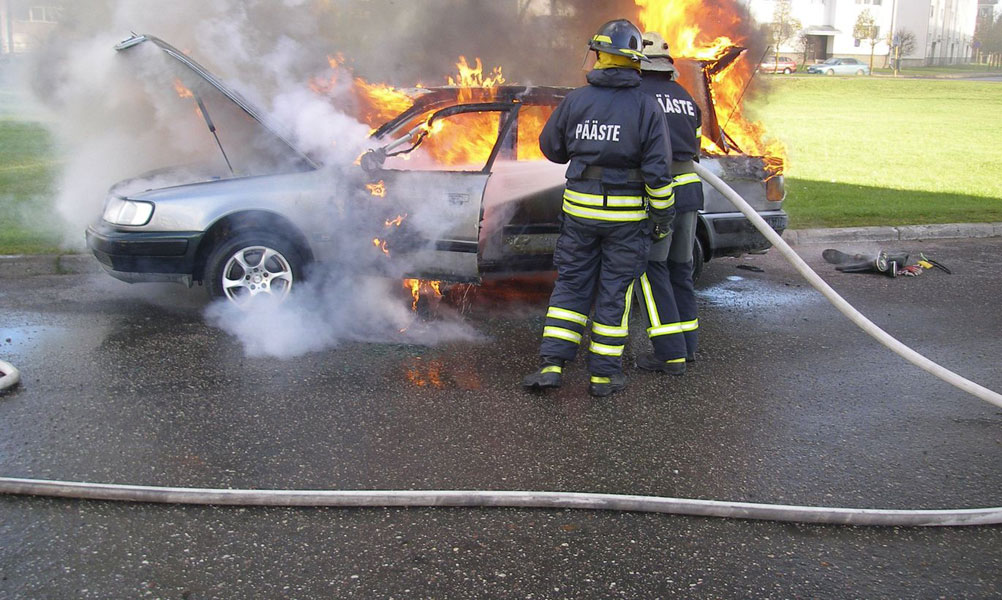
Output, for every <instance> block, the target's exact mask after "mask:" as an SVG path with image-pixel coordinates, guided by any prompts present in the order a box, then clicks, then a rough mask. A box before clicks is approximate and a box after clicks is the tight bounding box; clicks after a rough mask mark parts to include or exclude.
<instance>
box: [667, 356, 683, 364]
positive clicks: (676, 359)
mask: <svg viewBox="0 0 1002 600" xmlns="http://www.w3.org/2000/svg"><path fill="white" fill-rule="evenodd" d="M684 362H685V357H684V356H683V357H682V358H673V359H671V360H666V361H665V363H667V364H669V365H675V364H678V363H684Z"/></svg>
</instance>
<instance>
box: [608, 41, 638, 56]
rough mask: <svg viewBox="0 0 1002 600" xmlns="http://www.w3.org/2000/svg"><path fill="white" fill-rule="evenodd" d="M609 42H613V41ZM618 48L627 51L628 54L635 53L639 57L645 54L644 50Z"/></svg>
mask: <svg viewBox="0 0 1002 600" xmlns="http://www.w3.org/2000/svg"><path fill="white" fill-rule="evenodd" d="M609 43H610V44H611V43H612V42H609ZM616 50H619V51H620V52H626V53H628V54H633V55H635V56H638V57H639V56H643V55H644V53H643V52H637V51H636V50H630V49H629V48H616Z"/></svg>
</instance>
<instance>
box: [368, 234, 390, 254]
mask: <svg viewBox="0 0 1002 600" xmlns="http://www.w3.org/2000/svg"><path fill="white" fill-rule="evenodd" d="M372 245H373V246H375V247H376V248H379V249H380V250H382V251H383V254H385V255H386V256H389V255H390V249H389V248H387V247H386V240H381V239H379V238H372Z"/></svg>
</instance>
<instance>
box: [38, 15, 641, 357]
mask: <svg viewBox="0 0 1002 600" xmlns="http://www.w3.org/2000/svg"><path fill="white" fill-rule="evenodd" d="M537 3H539V0H537ZM554 7H555V8H557V9H558V10H557V11H556V13H555V14H554V15H552V16H549V17H547V18H545V19H544V18H529V14H528V12H527V11H528V10H530V7H529V3H527V2H517V3H511V2H506V3H502V2H495V1H493V0H469V1H467V2H457V1H455V0H423V1H421V2H407V1H404V0H368V1H365V2H359V1H357V0H281V1H275V0H176V1H174V2H162V1H161V0H77V1H75V2H67V3H66V6H65V10H64V13H63V17H62V21H61V23H60V26H59V29H58V30H57V31H56V32H55V34H54V35H53V36H52V37H51V38H50V39H49V43H48V44H47V45H46V46H45V48H44V49H43V50H42V51H41V52H38V53H36V54H35V56H34V57H33V62H32V64H31V65H29V68H28V69H26V73H27V79H26V82H27V84H28V88H29V89H30V91H31V93H32V95H33V97H34V99H35V100H36V103H37V104H38V106H40V107H44V110H46V111H47V112H48V120H47V122H48V123H49V125H50V128H51V131H52V133H53V136H54V138H55V140H56V144H57V147H58V149H59V151H60V153H61V158H62V159H63V164H64V167H63V169H62V172H61V174H60V176H59V178H58V181H57V184H56V195H55V198H54V200H53V209H54V213H55V214H57V215H58V216H59V218H60V220H61V221H62V223H63V225H64V230H65V236H64V245H65V246H66V247H67V248H70V249H77V250H84V248H83V235H82V234H83V230H84V229H85V227H86V226H87V225H88V224H90V223H92V222H94V221H95V220H96V219H97V218H98V217H99V216H100V214H101V209H102V205H103V202H104V199H105V197H106V194H107V190H108V189H109V188H110V187H111V186H112V185H113V184H115V183H116V182H119V181H122V180H126V179H127V178H130V177H136V175H137V174H141V173H147V172H150V171H152V170H155V169H162V168H163V167H168V166H173V165H185V168H184V169H183V170H176V169H175V170H174V171H171V172H169V173H166V172H160V173H156V174H150V175H147V176H143V177H142V178H140V179H133V180H131V181H129V182H127V183H125V184H123V185H126V186H133V187H134V188H136V189H146V188H150V187H156V186H162V185H166V184H170V183H181V182H184V181H185V180H186V179H187V178H188V177H204V174H203V170H202V167H201V166H194V165H205V164H209V165H215V168H216V169H218V168H219V165H220V161H221V158H220V155H219V150H218V148H216V146H215V144H214V142H213V141H212V138H211V137H209V136H208V134H207V132H206V127H205V123H204V122H201V121H200V120H199V119H198V118H194V116H195V113H194V111H193V110H192V103H191V101H190V100H182V99H180V98H179V97H178V96H177V94H176V93H175V92H174V90H172V89H169V88H167V89H165V83H169V75H168V72H167V71H166V70H165V68H164V63H163V60H146V59H147V58H149V56H147V55H148V54H149V53H152V52H156V53H159V50H158V49H157V48H154V47H153V46H152V44H148V45H149V46H150V47H149V48H145V49H144V48H137V49H135V50H140V51H141V52H133V51H131V50H130V52H129V53H128V54H134V55H137V56H131V57H128V59H126V57H124V56H122V54H124V53H117V52H115V51H114V50H113V47H114V45H115V44H116V43H117V42H119V41H121V40H123V39H125V38H127V37H129V36H130V34H131V32H135V33H141V34H149V35H153V36H156V37H159V38H161V39H163V40H165V41H166V42H168V43H170V44H171V45H173V46H175V47H176V48H179V49H181V50H182V51H183V52H184V53H185V54H187V55H188V56H191V57H192V58H194V59H195V60H196V61H198V62H199V63H201V64H202V65H203V66H205V67H206V68H207V69H208V70H209V71H210V72H212V73H213V74H215V75H216V76H218V77H219V78H220V79H221V80H222V81H224V82H225V83H226V84H227V85H228V86H229V87H231V88H232V89H235V90H237V91H238V92H239V93H240V94H241V95H242V96H243V97H245V98H246V99H248V100H249V101H250V102H251V103H252V104H254V105H256V106H258V107H260V108H261V109H263V110H264V112H265V115H266V117H267V119H268V120H269V121H270V122H271V123H272V124H277V125H278V126H279V127H280V128H281V133H282V134H283V135H284V136H286V137H287V138H288V139H290V140H292V141H293V142H294V144H295V145H296V146H297V147H298V148H300V149H302V150H304V151H305V152H306V153H308V154H309V155H310V156H311V157H314V158H316V159H318V160H319V162H321V163H324V164H328V165H343V166H344V168H345V169H347V168H349V167H350V166H351V163H352V162H353V161H354V160H355V158H356V157H357V156H358V155H359V153H360V152H361V151H362V150H364V149H366V147H367V144H368V140H367V136H368V132H369V127H368V125H365V124H362V123H360V122H358V121H357V120H356V119H355V118H354V117H352V116H351V115H350V110H349V108H348V107H349V104H350V100H349V98H348V95H349V90H348V86H349V85H350V82H351V75H350V74H349V73H346V72H342V73H337V74H336V75H337V76H336V77H334V79H335V80H336V81H337V84H336V86H335V89H333V90H328V91H327V93H326V94H325V95H323V96H321V95H319V94H317V93H315V92H314V91H313V90H311V89H310V86H309V83H310V81H311V80H313V79H314V78H320V79H323V80H325V81H326V80H330V79H331V75H332V73H331V69H332V67H331V66H330V63H329V57H331V56H334V55H342V56H343V57H344V64H346V65H347V66H348V67H350V69H351V70H352V71H353V72H354V73H356V74H358V75H360V76H362V77H364V78H366V79H367V80H369V81H376V82H386V83H390V84H392V85H396V86H399V87H409V86H413V85H415V84H416V83H419V82H420V83H422V84H424V85H437V84H442V83H444V81H445V77H446V75H448V74H451V73H453V72H454V68H453V65H454V64H455V63H456V61H457V59H458V57H459V56H466V57H469V58H470V59H471V60H472V58H473V57H479V58H481V59H482V60H483V64H484V65H487V66H488V68H489V67H491V66H494V65H501V66H502V67H503V69H504V73H505V77H506V79H507V80H508V81H509V82H519V83H523V84H546V85H579V84H581V83H582V82H583V75H584V74H583V72H581V70H580V69H579V68H578V67H579V65H580V64H581V58H582V55H583V53H584V48H585V42H586V40H588V39H589V38H590V37H591V35H592V34H593V33H594V31H595V30H596V29H597V27H598V26H599V25H600V24H601V23H603V22H605V21H607V20H609V19H612V18H618V17H623V16H626V17H629V18H635V15H636V14H637V9H636V6H635V5H634V4H633V2H632V1H631V0H612V1H608V0H579V1H577V2H573V3H571V2H563V1H561V2H550V8H554ZM143 53H145V54H143ZM161 58H162V57H161ZM134 59H141V60H134ZM335 185H337V186H341V188H343V189H342V191H343V192H344V195H345V197H346V198H348V199H350V197H351V195H352V194H356V195H357V194H359V193H364V190H363V191H362V192H359V190H358V189H357V186H356V188H352V189H348V188H346V187H345V185H344V183H343V182H340V183H335V182H332V186H335ZM356 199H359V198H357V196H356ZM341 208H343V207H339V206H333V205H332V206H330V207H328V211H327V212H328V214H324V215H316V216H315V218H317V219H321V218H324V219H329V220H328V221H327V222H326V223H329V225H328V227H329V231H330V233H331V235H332V236H333V237H335V238H338V242H337V244H338V246H339V247H338V252H339V253H340V254H339V256H340V263H341V264H348V265H354V266H355V267H357V268H356V269H354V270H352V271H351V272H348V271H344V270H340V269H339V270H337V271H331V270H329V269H328V270H327V271H315V272H312V273H311V274H310V275H311V277H310V278H309V281H308V282H307V283H306V284H299V285H297V286H295V288H294V290H295V291H294V294H293V296H292V298H291V299H290V300H289V301H288V302H286V303H285V304H283V305H281V306H258V307H255V312H254V318H253V319H248V316H247V313H244V312H243V311H241V310H240V309H238V308H236V307H233V306H231V305H228V304H226V303H216V304H213V305H211V306H210V308H209V309H208V310H207V313H206V317H207V319H208V320H209V322H210V323H213V324H215V325H217V326H219V327H222V328H224V329H225V330H227V331H228V332H230V333H232V334H234V335H236V336H237V337H238V338H239V339H240V340H241V342H242V343H243V344H244V347H245V349H246V351H247V352H248V353H249V354H253V355H268V356H280V357H291V356H297V355H300V354H302V353H305V352H311V351H317V350H321V349H323V348H327V347H330V346H333V345H336V344H338V343H341V342H342V341H346V340H373V341H385V342H408V343H436V342H439V341H442V340H447V339H463V340H476V339H478V336H477V334H476V333H475V332H474V331H472V330H471V329H470V328H469V327H468V326H466V325H464V324H463V323H462V322H461V320H459V319H458V318H454V317H446V318H442V319H439V320H436V321H433V322H430V323H421V322H419V321H417V320H416V319H415V316H414V313H413V312H412V311H411V310H410V306H409V302H408V301H407V300H406V299H404V298H401V297H400V293H399V291H400V290H399V286H400V283H399V281H393V280H387V279H377V278H372V277H367V276H363V275H358V274H357V273H359V272H362V273H366V272H368V271H367V270H366V268H365V266H366V265H367V264H369V263H371V261H372V260H374V253H373V247H372V244H371V239H372V238H371V237H370V234H371V232H370V231H369V230H368V229H366V227H363V226H360V221H358V220H355V221H349V222H347V223H345V221H344V220H343V219H341V220H339V219H338V218H337V217H338V213H339V212H343V211H340V209H341ZM423 210H425V211H426V212H425V214H423V215H422V214H411V215H409V217H408V218H409V219H411V220H412V221H413V223H415V224H416V226H417V227H419V228H424V229H425V231H424V232H423V233H425V234H435V233H437V232H441V231H445V230H447V229H448V228H449V226H450V223H449V222H448V219H446V218H443V216H442V215H443V214H447V210H448V206H447V205H446V206H441V205H440V206H436V205H435V204H434V203H429V204H428V205H426V206H425V207H424V209H423ZM498 210H500V211H503V210H507V207H501V208H499V209H498ZM342 216H343V215H342ZM353 217H356V218H357V217H361V218H362V220H363V221H364V220H368V221H370V222H373V221H375V219H374V215H364V214H362V215H358V214H355V215H353ZM430 237H433V235H430ZM375 259H376V260H385V259H384V258H383V257H382V256H379V255H378V254H377V255H376V257H375ZM392 268H393V269H394V270H393V271H392V272H391V273H390V275H402V274H403V273H404V272H406V271H408V265H406V264H402V263H399V262H398V263H394V264H393V267H392Z"/></svg>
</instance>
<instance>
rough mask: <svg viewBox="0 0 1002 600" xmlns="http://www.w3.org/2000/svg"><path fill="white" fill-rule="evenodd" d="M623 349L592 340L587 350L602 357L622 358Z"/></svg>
mask: <svg viewBox="0 0 1002 600" xmlns="http://www.w3.org/2000/svg"><path fill="white" fill-rule="evenodd" d="M623 348H625V346H610V345H608V344H600V343H598V342H596V341H594V340H593V341H592V342H591V344H590V345H589V346H588V350H590V351H591V352H594V353H595V354H601V355H602V356H622V355H623Z"/></svg>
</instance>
